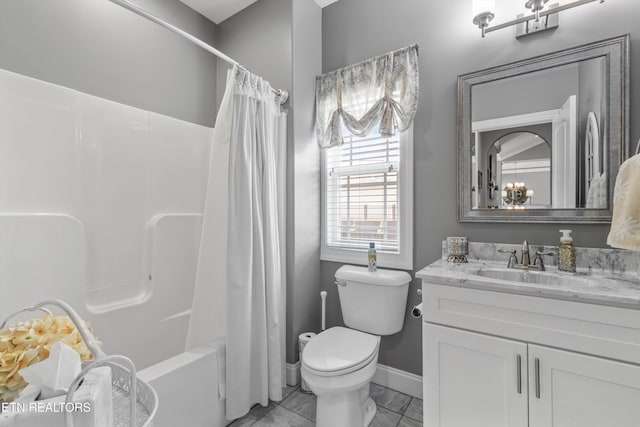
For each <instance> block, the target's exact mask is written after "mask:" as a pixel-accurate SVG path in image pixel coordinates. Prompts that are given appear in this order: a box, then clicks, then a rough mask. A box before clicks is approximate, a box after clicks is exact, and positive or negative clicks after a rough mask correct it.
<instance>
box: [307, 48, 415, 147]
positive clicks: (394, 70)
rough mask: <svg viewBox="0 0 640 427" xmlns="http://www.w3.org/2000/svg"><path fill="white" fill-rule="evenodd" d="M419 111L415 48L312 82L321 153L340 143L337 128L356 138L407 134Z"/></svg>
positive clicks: (324, 75)
mask: <svg viewBox="0 0 640 427" xmlns="http://www.w3.org/2000/svg"><path fill="white" fill-rule="evenodd" d="M417 106H418V45H411V46H408V47H405V48H403V49H399V50H396V51H393V52H389V53H387V54H384V55H381V56H377V57H375V58H372V59H368V60H366V61H363V62H360V63H358V64H354V65H351V66H348V67H345V68H341V69H339V70H336V71H332V72H330V73H326V74H323V75H321V76H318V77H317V78H316V133H317V136H318V145H319V146H320V147H321V148H325V147H331V146H334V145H340V144H342V142H343V138H342V126H343V125H344V126H345V127H346V128H347V129H348V130H349V132H351V133H352V134H354V135H357V136H365V135H367V134H369V132H371V130H373V129H374V128H376V127H379V129H380V134H381V135H383V136H388V135H393V134H394V132H395V129H398V130H399V131H401V132H402V131H404V130H406V129H407V128H408V127H409V126H410V125H411V122H412V121H413V117H414V116H415V113H416V109H417Z"/></svg>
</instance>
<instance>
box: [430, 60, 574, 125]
mask: <svg viewBox="0 0 640 427" xmlns="http://www.w3.org/2000/svg"><path fill="white" fill-rule="evenodd" d="M579 68H580V67H579V66H578V65H571V66H565V67H562V68H560V69H557V70H555V69H554V70H553V71H547V70H545V71H539V72H537V73H534V74H532V75H527V76H524V77H523V76H518V77H511V78H508V79H504V80H498V81H495V82H490V83H483V84H479V85H474V86H473V87H472V88H471V97H472V105H471V108H472V112H471V117H472V120H473V121H474V122H475V121H478V120H487V119H496V118H499V117H506V116H515V115H518V114H527V113H536V112H538V111H546V110H557V109H560V108H562V105H564V103H565V101H566V100H567V98H568V97H569V96H571V95H578V76H579V73H578V70H579ZM421 95H422V94H421Z"/></svg>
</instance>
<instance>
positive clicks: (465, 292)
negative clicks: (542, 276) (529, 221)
mask: <svg viewBox="0 0 640 427" xmlns="http://www.w3.org/2000/svg"><path fill="white" fill-rule="evenodd" d="M423 304H424V311H423V321H424V322H423V388H424V390H423V392H424V419H425V421H424V425H425V426H429V427H502V426H504V427H520V426H528V427H552V426H553V427H605V426H606V427H609V426H611V427H637V426H638V425H640V424H639V421H638V420H640V311H638V310H636V309H626V308H620V307H607V306H600V305H596V304H585V303H579V302H571V301H558V300H553V299H548V298H537V297H533V296H525V295H515V294H507V293H502V292H492V291H486V290H477V289H467V288H463V287H452V286H441V285H438V284H430V283H423ZM614 359H615V360H614Z"/></svg>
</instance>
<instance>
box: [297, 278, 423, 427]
mask: <svg viewBox="0 0 640 427" xmlns="http://www.w3.org/2000/svg"><path fill="white" fill-rule="evenodd" d="M335 278H336V281H335V283H336V285H337V286H338V296H339V298H340V307H341V308H342V317H343V319H344V324H345V325H346V326H348V328H344V327H341V326H336V327H333V328H330V329H327V330H326V331H324V332H322V333H320V334H319V335H318V336H316V337H315V338H313V339H312V340H311V341H310V342H309V343H308V344H307V345H306V346H305V348H304V351H303V352H302V363H301V365H302V367H301V372H302V378H303V379H304V380H305V381H306V382H307V384H308V386H309V388H310V389H311V391H313V393H315V395H316V396H317V397H318V406H317V411H316V425H317V426H318V427H356V426H363V427H366V426H368V425H369V424H370V423H371V420H372V419H373V417H374V416H375V414H376V404H375V403H374V401H373V399H371V397H370V395H369V385H370V383H371V379H372V378H373V375H374V374H375V372H376V367H377V365H378V350H379V348H380V336H381V335H391V334H395V333H397V332H399V331H400V330H401V329H402V326H403V324H404V317H405V310H406V305H407V293H408V291H409V282H410V281H411V276H409V274H408V273H406V272H404V271H393V270H380V269H379V270H378V271H376V272H369V271H368V269H367V268H366V267H356V266H352V265H344V266H342V267H340V268H339V269H338V271H337V272H336V275H335Z"/></svg>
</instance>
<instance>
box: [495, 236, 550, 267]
mask: <svg viewBox="0 0 640 427" xmlns="http://www.w3.org/2000/svg"><path fill="white" fill-rule="evenodd" d="M498 252H500V253H503V254H510V255H509V260H508V261H507V268H517V269H520V270H538V271H545V266H544V261H543V258H542V257H543V256H546V255H555V253H554V252H544V251H540V250H537V251H536V256H535V257H534V259H533V264H532V263H531V257H530V256H529V242H527V241H526V240H525V241H524V242H522V250H521V252H522V257H521V258H520V260H521V262H518V257H517V256H516V253H517V251H516V250H515V249H498Z"/></svg>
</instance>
